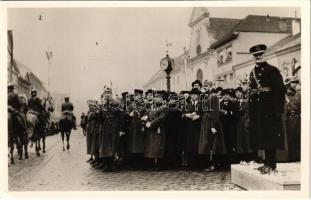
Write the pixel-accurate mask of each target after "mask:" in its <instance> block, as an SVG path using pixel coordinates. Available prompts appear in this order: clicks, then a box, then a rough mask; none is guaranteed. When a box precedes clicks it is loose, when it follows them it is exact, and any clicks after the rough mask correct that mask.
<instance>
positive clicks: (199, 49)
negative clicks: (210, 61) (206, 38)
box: [196, 45, 202, 56]
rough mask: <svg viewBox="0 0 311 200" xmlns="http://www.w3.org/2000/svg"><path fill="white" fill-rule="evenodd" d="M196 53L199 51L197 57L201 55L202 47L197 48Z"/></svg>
mask: <svg viewBox="0 0 311 200" xmlns="http://www.w3.org/2000/svg"><path fill="white" fill-rule="evenodd" d="M196 51H197V56H198V55H200V54H201V51H202V49H201V45H198V46H197V50H196Z"/></svg>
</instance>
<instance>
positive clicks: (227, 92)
mask: <svg viewBox="0 0 311 200" xmlns="http://www.w3.org/2000/svg"><path fill="white" fill-rule="evenodd" d="M226 94H228V95H230V96H231V94H232V93H231V91H230V90H229V89H225V90H223V91H222V95H223V96H224V95H226Z"/></svg>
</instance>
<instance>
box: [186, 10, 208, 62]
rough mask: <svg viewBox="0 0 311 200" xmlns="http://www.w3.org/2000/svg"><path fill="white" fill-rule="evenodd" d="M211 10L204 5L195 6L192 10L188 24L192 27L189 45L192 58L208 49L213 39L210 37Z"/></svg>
mask: <svg viewBox="0 0 311 200" xmlns="http://www.w3.org/2000/svg"><path fill="white" fill-rule="evenodd" d="M209 15H210V14H209V11H208V10H207V8H204V7H195V8H193V10H192V13H191V16H190V20H189V24H188V26H189V27H190V28H191V39H190V46H189V56H190V58H193V57H196V56H199V55H200V54H202V53H204V52H206V51H207V49H208V47H209V45H210V43H211V41H210V40H211V39H212V38H210V37H209V35H210V34H209V32H208V30H209V27H210V17H209Z"/></svg>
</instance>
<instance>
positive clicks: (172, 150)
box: [165, 104, 182, 165]
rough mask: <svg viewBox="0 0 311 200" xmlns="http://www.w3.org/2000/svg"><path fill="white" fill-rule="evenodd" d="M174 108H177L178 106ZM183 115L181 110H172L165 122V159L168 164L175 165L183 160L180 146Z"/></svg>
mask: <svg viewBox="0 0 311 200" xmlns="http://www.w3.org/2000/svg"><path fill="white" fill-rule="evenodd" d="M174 106H176V104H175V105H174ZM174 106H172V107H174ZM174 108H175V107H174ZM181 114H182V113H181V111H180V110H179V109H176V110H175V109H174V110H173V109H170V110H169V112H168V116H167V118H166V120H165V133H166V138H165V159H166V160H167V162H168V163H172V164H175V165H176V164H177V163H178V162H180V159H181V148H180V144H179V137H180V134H181Z"/></svg>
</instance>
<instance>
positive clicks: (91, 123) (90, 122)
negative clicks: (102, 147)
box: [86, 110, 97, 154]
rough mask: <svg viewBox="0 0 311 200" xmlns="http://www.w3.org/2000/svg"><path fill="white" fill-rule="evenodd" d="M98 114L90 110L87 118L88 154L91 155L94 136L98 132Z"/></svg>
mask: <svg viewBox="0 0 311 200" xmlns="http://www.w3.org/2000/svg"><path fill="white" fill-rule="evenodd" d="M96 119H97V116H96V112H95V111H93V110H90V111H89V112H88V114H87V117H86V152H87V154H91V150H92V140H93V135H94V132H95V130H96Z"/></svg>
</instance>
